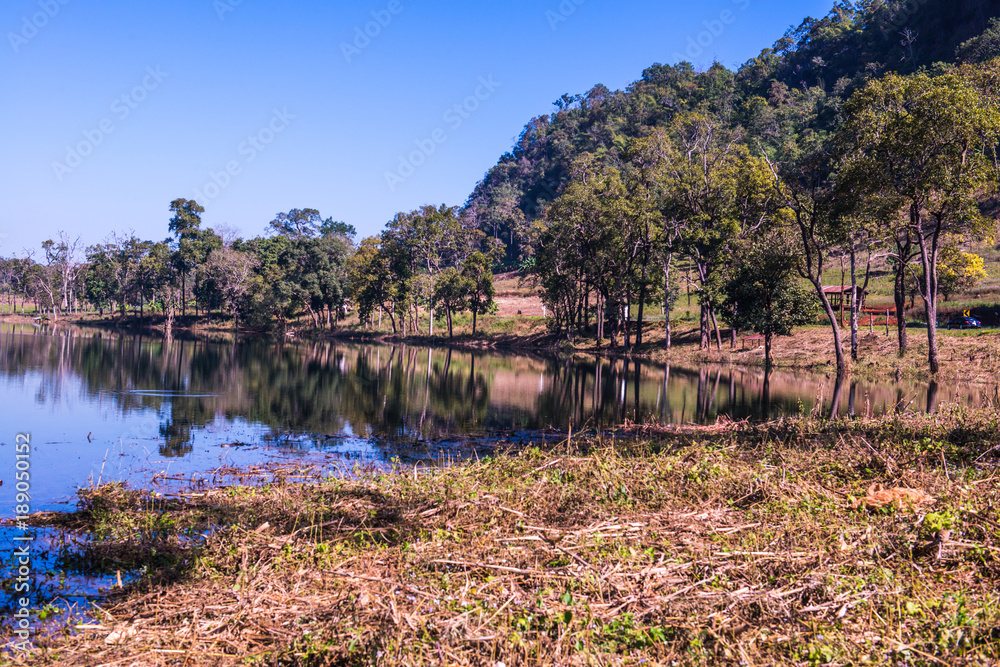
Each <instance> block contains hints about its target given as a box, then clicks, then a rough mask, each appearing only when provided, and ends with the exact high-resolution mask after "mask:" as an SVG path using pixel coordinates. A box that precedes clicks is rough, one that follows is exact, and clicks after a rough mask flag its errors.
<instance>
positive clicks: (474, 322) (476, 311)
mask: <svg viewBox="0 0 1000 667" xmlns="http://www.w3.org/2000/svg"><path fill="white" fill-rule="evenodd" d="M478 313H479V309H478V308H473V309H472V335H473V337H475V335H476V315H478Z"/></svg>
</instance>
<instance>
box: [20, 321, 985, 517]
mask: <svg viewBox="0 0 1000 667" xmlns="http://www.w3.org/2000/svg"><path fill="white" fill-rule="evenodd" d="M765 380H766V381H765ZM837 390H838V387H837V386H836V382H835V380H834V379H833V378H831V377H827V376H823V375H815V374H808V373H790V372H775V373H772V374H771V375H770V377H769V378H765V376H764V373H763V371H762V370H748V369H738V370H733V369H728V368H721V367H705V368H700V369H698V368H694V369H692V368H684V367H681V366H676V365H673V366H671V365H666V366H663V365H652V364H649V363H642V362H635V361H629V360H624V359H617V360H608V359H602V360H595V359H589V360H580V359H571V358H568V357H561V358H560V357H554V356H553V357H548V356H541V355H529V354H506V353H501V352H470V351H458V350H451V349H447V348H426V347H422V348H418V347H411V346H405V345H397V346H383V345H357V344H349V343H341V342H333V341H319V342H305V341H296V342H283V343H275V342H272V341H268V340H262V339H245V340H244V339H241V340H239V341H238V342H206V341H204V340H184V339H180V338H176V337H175V338H173V339H164V338H162V337H158V336H150V335H145V336H144V335H139V334H120V333H109V332H106V331H95V330H86V329H80V328H75V327H58V328H54V327H50V328H49V329H48V330H46V329H41V328H36V327H32V326H30V325H24V326H17V327H16V328H12V327H11V326H9V325H7V326H5V327H3V328H0V406H2V407H0V414H2V416H3V419H2V423H3V426H4V429H3V430H4V432H3V433H2V434H0V442H2V443H3V444H2V446H0V457H3V458H4V459H6V460H4V462H3V464H2V465H0V475H4V473H3V471H12V470H13V466H14V463H15V459H14V453H13V443H14V439H15V436H16V435H17V434H18V433H30V434H31V443H32V468H33V471H34V475H33V484H32V492H33V508H34V509H36V510H37V509H52V508H54V507H55V506H56V505H59V504H61V503H65V502H66V501H69V500H71V499H72V497H73V494H74V493H75V491H76V489H77V488H78V487H80V486H85V485H87V484H89V483H92V482H97V481H98V480H100V481H132V482H133V483H139V482H142V481H144V480H149V479H150V478H151V476H153V475H157V474H159V475H160V476H161V477H163V476H167V477H171V478H190V477H191V476H192V475H196V474H199V473H205V472H206V471H210V470H214V469H217V468H219V467H220V466H227V465H232V466H240V465H250V464H254V463H259V462H262V461H267V460H273V459H274V458H276V457H277V458H289V457H293V458H294V457H310V456H313V457H315V456H317V455H322V456H324V457H326V458H328V459H337V460H342V461H343V460H346V461H368V462H385V461H389V460H390V459H392V458H393V457H395V458H398V459H400V460H402V461H404V462H411V463H412V462H414V461H421V460H424V461H427V460H434V459H436V458H439V457H441V456H446V457H447V456H455V457H461V456H464V455H475V454H477V453H479V452H480V451H481V449H482V448H483V446H484V445H488V443H489V441H490V440H491V438H494V437H495V436H496V435H497V434H514V435H518V434H520V436H521V437H527V438H530V437H532V436H533V435H541V434H542V433H543V432H546V431H552V430H555V431H565V430H566V429H568V428H569V427H570V425H571V424H572V427H573V429H574V430H576V431H581V430H586V429H591V428H603V427H609V426H614V425H617V424H621V423H623V422H625V421H631V422H659V423H668V424H685V423H699V424H705V423H714V422H715V421H716V420H717V419H718V418H720V417H726V418H730V419H733V420H740V419H760V418H764V417H767V416H769V417H776V416H780V415H789V414H799V413H808V412H812V411H818V412H819V413H820V414H824V415H829V414H830V413H831V412H832V411H833V400H834V396H835V392H836V391H837ZM839 392H840V396H839V400H838V401H837V410H836V412H837V413H838V414H844V413H848V412H852V413H857V414H882V413H885V412H890V411H902V410H911V409H916V410H931V411H933V410H934V409H935V407H936V406H937V405H938V404H941V403H945V402H952V403H963V404H967V405H980V404H982V403H983V402H985V401H987V400H993V399H995V398H996V388H995V387H981V386H953V385H949V386H947V387H941V386H937V385H935V384H931V385H928V384H916V383H911V382H899V383H866V382H850V383H845V385H844V386H841V387H840V388H839ZM470 443H471V446H470ZM4 476H5V477H9V476H10V475H9V473H8V474H6V475H4ZM13 491H14V486H13V485H12V484H10V483H7V484H4V485H3V486H0V503H2V504H0V507H2V508H3V510H2V514H0V516H6V517H9V516H10V515H11V510H10V507H11V503H12V501H13Z"/></svg>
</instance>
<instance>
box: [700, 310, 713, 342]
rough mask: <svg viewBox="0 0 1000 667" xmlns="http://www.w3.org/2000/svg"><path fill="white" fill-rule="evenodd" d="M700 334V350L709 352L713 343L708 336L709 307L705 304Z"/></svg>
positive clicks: (702, 311)
mask: <svg viewBox="0 0 1000 667" xmlns="http://www.w3.org/2000/svg"><path fill="white" fill-rule="evenodd" d="M699 333H700V337H699V349H702V350H707V349H708V346H709V344H710V342H711V341H710V340H709V335H708V305H707V304H704V303H703V304H701V326H700V330H699Z"/></svg>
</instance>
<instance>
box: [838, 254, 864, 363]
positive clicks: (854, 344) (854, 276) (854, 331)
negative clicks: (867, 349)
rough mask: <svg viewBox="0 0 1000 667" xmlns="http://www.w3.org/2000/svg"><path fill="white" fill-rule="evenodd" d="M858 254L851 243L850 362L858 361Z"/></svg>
mask: <svg viewBox="0 0 1000 667" xmlns="http://www.w3.org/2000/svg"><path fill="white" fill-rule="evenodd" d="M857 259H858V253H857V250H856V249H855V247H854V242H853V241H852V242H851V360H852V361H857V360H858V307H859V304H858V301H860V299H859V298H858V296H859V295H858V271H857V263H858V261H857ZM841 296H843V295H841Z"/></svg>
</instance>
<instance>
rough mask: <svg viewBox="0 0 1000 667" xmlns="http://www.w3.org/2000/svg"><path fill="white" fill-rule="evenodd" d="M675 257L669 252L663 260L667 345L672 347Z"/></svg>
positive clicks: (668, 347)
mask: <svg viewBox="0 0 1000 667" xmlns="http://www.w3.org/2000/svg"><path fill="white" fill-rule="evenodd" d="M673 259H674V254H673V253H669V254H668V255H667V259H666V261H665V262H663V312H664V313H665V317H664V319H665V321H666V325H665V327H664V328H665V335H666V341H665V343H666V347H667V349H668V350H669V349H670V306H671V303H670V264H671V262H672V261H673Z"/></svg>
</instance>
